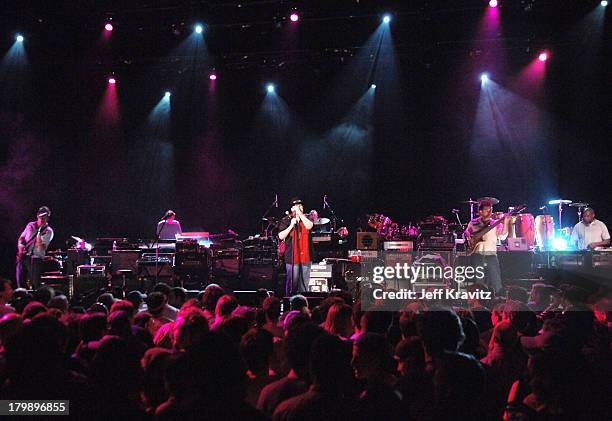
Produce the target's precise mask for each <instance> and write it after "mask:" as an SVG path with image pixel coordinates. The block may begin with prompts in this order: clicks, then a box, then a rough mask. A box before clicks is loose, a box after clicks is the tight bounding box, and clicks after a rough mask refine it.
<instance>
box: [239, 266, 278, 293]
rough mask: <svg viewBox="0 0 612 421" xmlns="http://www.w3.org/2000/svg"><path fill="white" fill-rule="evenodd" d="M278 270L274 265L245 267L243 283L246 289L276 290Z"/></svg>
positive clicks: (243, 269)
mask: <svg viewBox="0 0 612 421" xmlns="http://www.w3.org/2000/svg"><path fill="white" fill-rule="evenodd" d="M277 278H278V270H277V268H276V266H274V265H273V264H271V263H270V264H267V265H243V266H242V283H243V286H244V288H245V289H259V288H265V289H268V290H274V289H276V281H277Z"/></svg>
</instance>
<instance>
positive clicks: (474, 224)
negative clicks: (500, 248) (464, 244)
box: [468, 218, 507, 254]
mask: <svg viewBox="0 0 612 421" xmlns="http://www.w3.org/2000/svg"><path fill="white" fill-rule="evenodd" d="M495 222H496V220H494V219H491V220H490V221H489V224H494V223H495ZM484 227H485V224H483V223H482V220H481V219H480V218H475V219H472V220H471V221H470V223H469V224H468V230H469V231H470V233H474V232H476V231H480V230H481V229H483V228H484ZM503 229H504V223H503V222H500V223H499V225H498V226H497V227H495V228H494V229H492V230H490V231H489V232H487V233H486V234H485V235H484V236H483V237H482V241H481V242H480V243H478V245H477V246H476V248H475V249H474V253H481V254H482V253H487V254H489V253H497V239H498V238H501V239H502V240H503V239H504V238H506V237H507V234H506V235H503V236H502V235H501V232H502V231H503Z"/></svg>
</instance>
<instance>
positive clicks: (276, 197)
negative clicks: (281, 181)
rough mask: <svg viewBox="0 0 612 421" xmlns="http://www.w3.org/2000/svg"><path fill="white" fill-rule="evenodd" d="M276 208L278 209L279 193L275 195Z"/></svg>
mask: <svg viewBox="0 0 612 421" xmlns="http://www.w3.org/2000/svg"><path fill="white" fill-rule="evenodd" d="M274 207H275V208H278V193H274Z"/></svg>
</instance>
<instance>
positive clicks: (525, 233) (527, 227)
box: [513, 213, 535, 247]
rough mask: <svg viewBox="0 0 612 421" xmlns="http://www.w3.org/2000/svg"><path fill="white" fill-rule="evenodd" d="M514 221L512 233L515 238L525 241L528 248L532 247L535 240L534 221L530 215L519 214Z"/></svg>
mask: <svg viewBox="0 0 612 421" xmlns="http://www.w3.org/2000/svg"><path fill="white" fill-rule="evenodd" d="M513 219H514V232H515V233H516V236H517V237H523V238H526V239H527V244H528V245H529V247H533V244H534V240H535V220H534V218H533V215H532V214H530V213H521V214H519V215H516V217H515V218H513Z"/></svg>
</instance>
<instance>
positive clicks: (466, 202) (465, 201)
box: [459, 200, 478, 205]
mask: <svg viewBox="0 0 612 421" xmlns="http://www.w3.org/2000/svg"><path fill="white" fill-rule="evenodd" d="M459 203H465V204H468V205H477V204H478V202H477V201H476V200H462V201H461V202H459Z"/></svg>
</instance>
